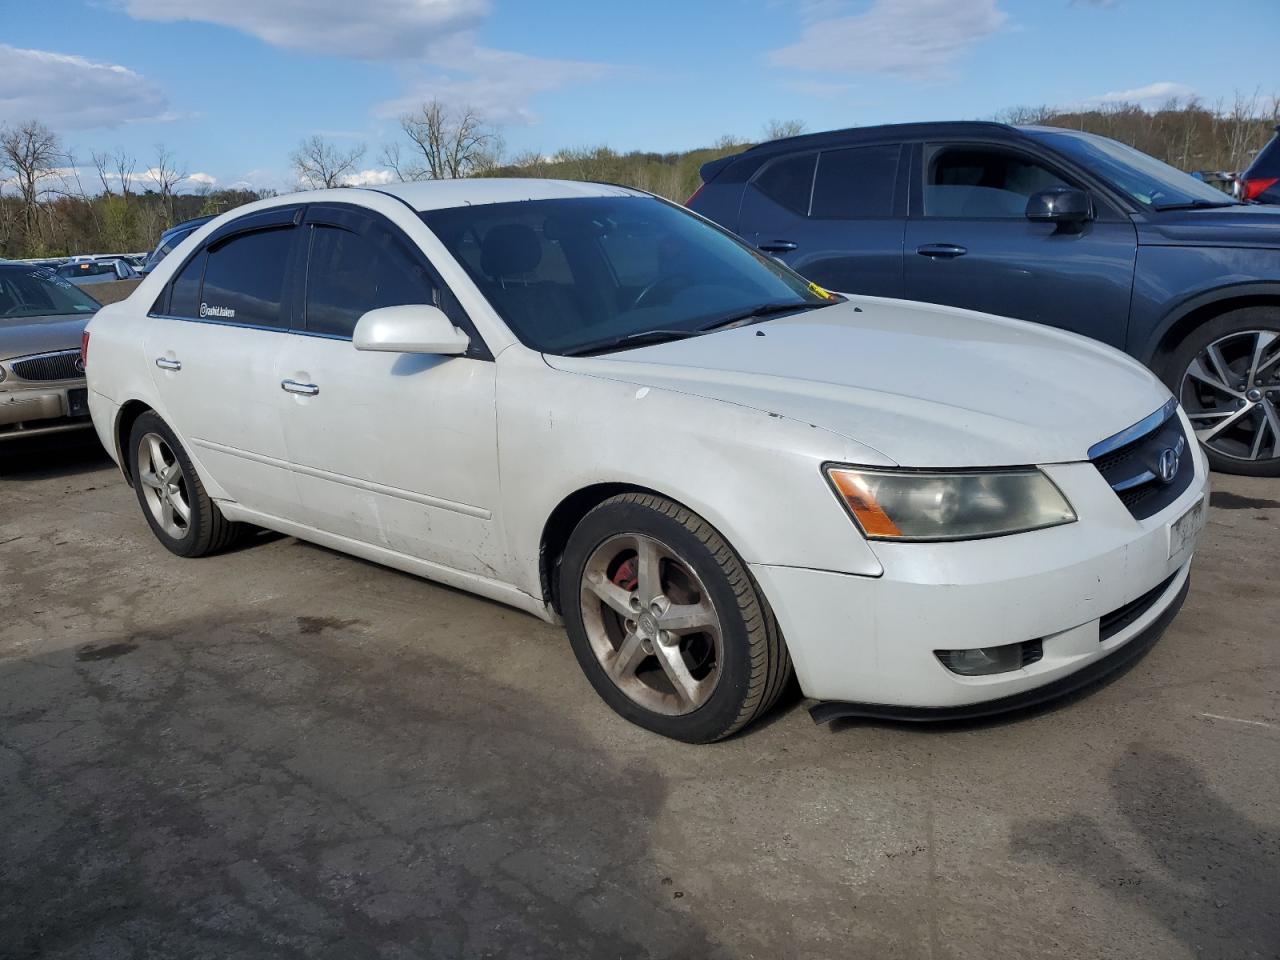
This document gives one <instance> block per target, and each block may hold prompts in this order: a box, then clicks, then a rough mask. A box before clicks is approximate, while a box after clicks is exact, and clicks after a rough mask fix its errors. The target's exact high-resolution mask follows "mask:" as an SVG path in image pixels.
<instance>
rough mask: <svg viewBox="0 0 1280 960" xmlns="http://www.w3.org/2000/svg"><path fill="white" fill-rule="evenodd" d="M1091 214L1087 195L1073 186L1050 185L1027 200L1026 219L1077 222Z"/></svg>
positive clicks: (1090, 204) (1091, 207) (1091, 206)
mask: <svg viewBox="0 0 1280 960" xmlns="http://www.w3.org/2000/svg"><path fill="white" fill-rule="evenodd" d="M1091 216H1093V204H1092V203H1090V202H1089V195H1088V194H1087V193H1085V192H1084V191H1083V190H1077V189H1075V188H1074V187H1050V188H1049V189H1048V190H1041V191H1040V192H1039V193H1033V194H1032V195H1031V196H1030V197H1029V198H1028V200H1027V219H1028V220H1040V221H1044V222H1048V223H1079V222H1081V221H1082V220H1088V219H1089V218H1090V217H1091Z"/></svg>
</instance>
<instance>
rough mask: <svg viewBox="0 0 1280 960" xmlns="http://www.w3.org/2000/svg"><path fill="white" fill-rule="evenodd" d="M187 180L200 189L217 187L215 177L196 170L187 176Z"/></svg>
mask: <svg viewBox="0 0 1280 960" xmlns="http://www.w3.org/2000/svg"><path fill="white" fill-rule="evenodd" d="M187 179H188V180H189V181H191V182H192V183H194V184H196V185H198V186H201V187H216V186H217V185H218V178H217V177H215V176H213V174H209V173H201V172H200V171H198V170H197V171H196V172H195V173H189V174H187Z"/></svg>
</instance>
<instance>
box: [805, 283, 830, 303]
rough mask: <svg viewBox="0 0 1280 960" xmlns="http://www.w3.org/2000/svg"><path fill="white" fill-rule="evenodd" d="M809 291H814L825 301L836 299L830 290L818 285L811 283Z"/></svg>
mask: <svg viewBox="0 0 1280 960" xmlns="http://www.w3.org/2000/svg"><path fill="white" fill-rule="evenodd" d="M809 289H810V290H812V291H813V292H814V293H816V294H817V295H818V296H820V297H821V298H822V299H823V300H834V299H835V294H833V293H832V292H831V291H830V290H824V289H823V288H822V287H820V286H818V285H817V284H816V283H810V284H809Z"/></svg>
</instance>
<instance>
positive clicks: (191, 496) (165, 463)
mask: <svg viewBox="0 0 1280 960" xmlns="http://www.w3.org/2000/svg"><path fill="white" fill-rule="evenodd" d="M129 472H130V475H131V476H132V477H133V488H134V492H136V493H137V495H138V503H139V504H140V505H141V507H142V514H143V516H144V517H146V518H147V523H148V524H149V525H150V526H151V531H152V532H153V533H154V534H155V535H156V539H157V540H159V541H160V542H161V543H162V544H164V545H165V547H166V548H168V549H169V550H170V551H171V552H173V553H176V554H177V555H178V556H180V557H203V556H205V555H206V554H210V553H216V552H217V551H219V550H222V549H225V548H226V547H228V546H230V545H231V543H233V542H234V541H235V539H236V537H237V536H238V535H239V533H240V530H241V525H240V524H238V523H232V522H231V521H229V520H227V518H226V517H224V516H223V515H222V511H221V510H219V509H218V505H217V504H216V503H214V502H213V501H212V500H211V499H209V495H208V494H207V493H206V492H205V489H204V484H202V483H201V482H200V477H199V475H198V474H197V473H196V470H195V467H194V466H193V465H192V463H191V458H190V457H188V456H187V452H186V451H185V450H183V449H182V444H181V443H179V442H178V438H177V436H176V435H175V434H174V432H173V431H172V430H171V429H169V425H168V424H167V423H165V422H164V421H163V420H162V419H160V417H159V416H157V415H156V414H155V413H151V412H148V413H144V414H142V415H141V416H140V417H138V419H137V420H136V421H134V424H133V429H132V430H131V431H130V432H129Z"/></svg>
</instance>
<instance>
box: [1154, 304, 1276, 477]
mask: <svg viewBox="0 0 1280 960" xmlns="http://www.w3.org/2000/svg"><path fill="white" fill-rule="evenodd" d="M1166 382H1167V383H1168V386H1169V388H1170V389H1171V390H1172V391H1173V392H1174V393H1175V394H1176V395H1177V397H1178V400H1179V402H1180V403H1181V404H1182V408H1183V410H1185V411H1186V414H1187V417H1188V419H1190V421H1191V426H1192V428H1193V429H1194V430H1195V432H1196V437H1197V439H1199V441H1200V444H1201V445H1202V446H1203V447H1204V450H1205V453H1206V455H1207V456H1208V458H1209V464H1210V466H1212V467H1213V469H1215V470H1220V471H1222V472H1223V473H1236V474H1244V475H1249V476H1255V477H1275V476H1280V309H1277V308H1275V307H1246V308H1244V309H1241V310H1232V311H1230V312H1228V313H1224V314H1222V315H1221V316H1219V317H1215V318H1214V319H1213V320H1210V321H1209V322H1208V323H1206V324H1204V325H1202V326H1200V327H1198V328H1196V330H1195V331H1193V332H1192V333H1191V335H1190V336H1188V337H1187V338H1186V339H1185V340H1183V341H1182V343H1181V344H1179V345H1178V348H1177V349H1176V350H1175V351H1174V352H1173V355H1172V356H1171V357H1170V362H1169V365H1168V368H1167V375H1166Z"/></svg>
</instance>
